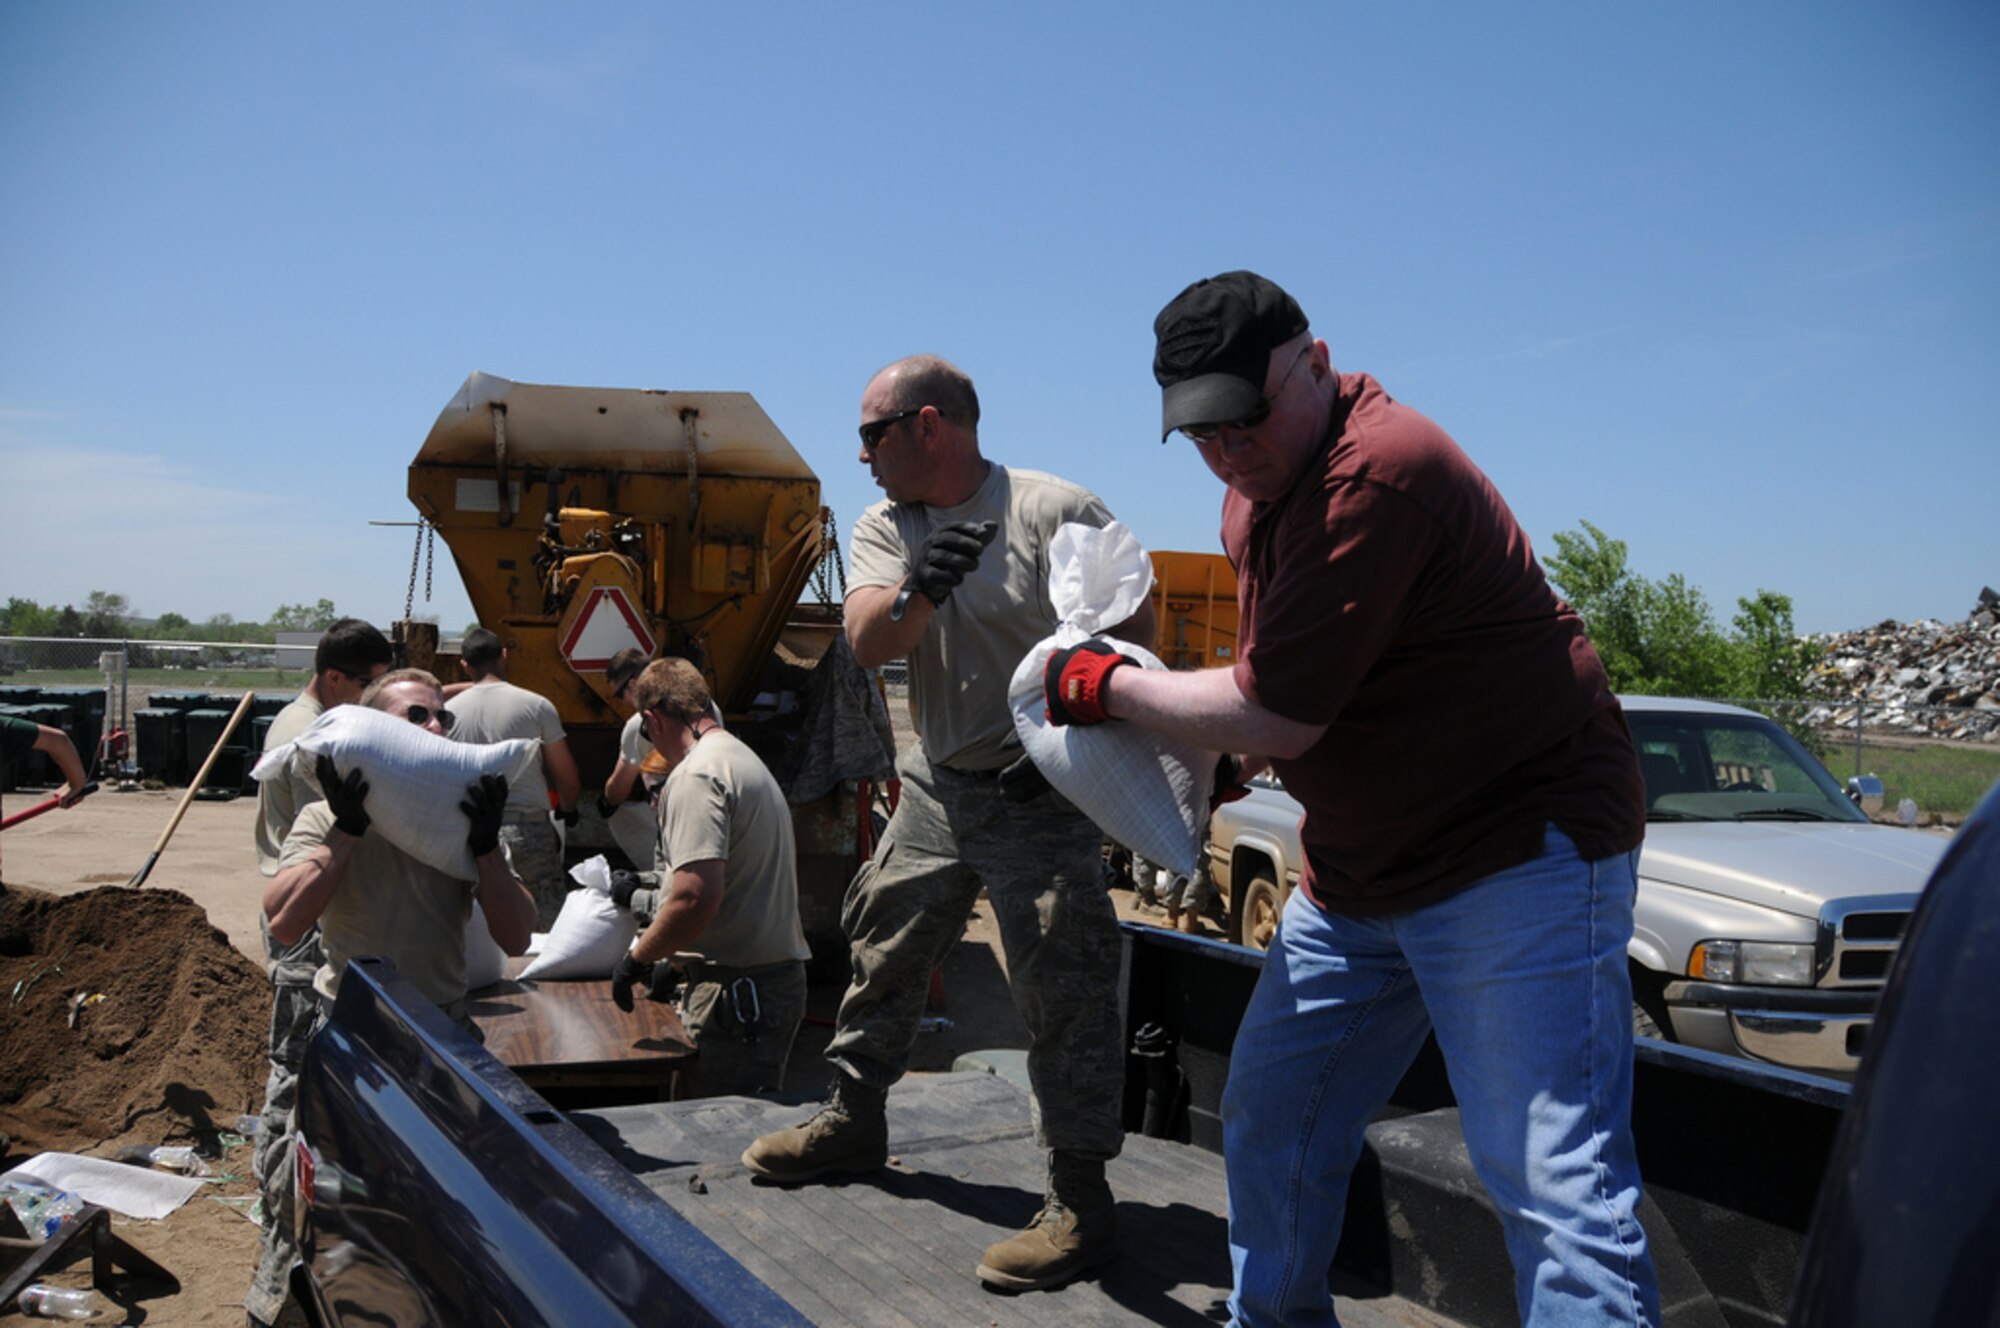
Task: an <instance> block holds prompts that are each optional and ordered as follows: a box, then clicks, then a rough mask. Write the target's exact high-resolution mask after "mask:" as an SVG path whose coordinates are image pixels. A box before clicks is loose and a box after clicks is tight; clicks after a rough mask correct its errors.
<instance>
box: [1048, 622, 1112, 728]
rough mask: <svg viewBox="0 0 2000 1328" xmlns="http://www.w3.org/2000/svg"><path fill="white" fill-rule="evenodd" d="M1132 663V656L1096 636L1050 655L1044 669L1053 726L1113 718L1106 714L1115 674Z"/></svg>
mask: <svg viewBox="0 0 2000 1328" xmlns="http://www.w3.org/2000/svg"><path fill="white" fill-rule="evenodd" d="M1130 663H1133V660H1132V658H1131V656H1129V655H1121V654H1119V653H1118V652H1117V651H1116V650H1114V649H1112V648H1111V647H1110V646H1109V645H1107V644H1105V643H1104V642H1103V641H1100V640H1098V639H1097V638H1096V637H1094V636H1093V637H1091V638H1090V639H1089V640H1088V641H1081V642H1078V643H1077V644H1076V645H1073V646H1070V647H1069V648H1068V649H1066V650H1058V651H1056V653H1055V654H1053V655H1050V656H1049V663H1048V667H1047V668H1045V669H1043V670H1042V696H1043V699H1044V700H1046V701H1047V702H1048V706H1049V710H1048V715H1049V723H1051V724H1102V723H1103V722H1104V721H1105V720H1107V719H1109V718H1111V716H1110V715H1108V714H1106V713H1105V711H1104V701H1105V696H1106V692H1107V685H1108V684H1109V682H1110V680H1111V671H1112V670H1113V669H1115V668H1117V667H1118V666H1119V665H1120V664H1130Z"/></svg>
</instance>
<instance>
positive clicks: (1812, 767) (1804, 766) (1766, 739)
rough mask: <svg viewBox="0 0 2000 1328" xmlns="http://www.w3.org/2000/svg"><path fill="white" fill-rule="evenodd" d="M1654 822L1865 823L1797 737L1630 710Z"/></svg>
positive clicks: (1755, 719) (1710, 717) (1727, 717)
mask: <svg viewBox="0 0 2000 1328" xmlns="http://www.w3.org/2000/svg"><path fill="white" fill-rule="evenodd" d="M1626 719H1627V721H1628V722H1629V723H1630V724H1631V726H1632V738H1633V741H1634V742H1635V743H1636V744H1637V746H1638V748H1639V767H1640V771H1641V773H1642V774H1643V775H1644V776H1645V780H1646V808H1647V819H1648V820H1653V821H1739V820H1758V821H1765V820H1770V821H1788V820H1790V821H1865V820H1867V819H1868V818H1867V817H1866V816H1865V815H1863V814H1862V812H1861V810H1860V809H1859V808H1858V807H1856V806H1855V805H1854V804H1853V803H1852V802H1851V801H1849V800H1848V798H1847V795H1846V794H1845V793H1843V792H1842V791H1841V788H1840V784H1839V782H1838V781H1836V780H1835V779H1834V777H1833V776H1832V775H1830V774H1828V773H1827V770H1826V767H1824V766H1822V765H1821V764H1820V763H1819V762H1818V761H1817V760H1815V759H1814V758H1813V756H1812V754H1811V753H1810V752H1808V751H1807V750H1806V749H1805V748H1804V747H1803V746H1801V745H1800V744H1799V742H1798V740H1797V739H1796V738H1794V737H1792V735H1791V734H1789V733H1787V732H1785V731H1784V730H1783V729H1782V728H1779V727H1778V726H1777V725H1776V724H1774V723H1772V722H1771V721H1770V720H1768V719H1764V718H1762V717H1761V716H1756V715H1733V714H1707V713H1703V712H1700V711H1671V712H1669V711H1651V712H1649V711H1645V710H1641V709H1637V708H1628V709H1627V711H1626Z"/></svg>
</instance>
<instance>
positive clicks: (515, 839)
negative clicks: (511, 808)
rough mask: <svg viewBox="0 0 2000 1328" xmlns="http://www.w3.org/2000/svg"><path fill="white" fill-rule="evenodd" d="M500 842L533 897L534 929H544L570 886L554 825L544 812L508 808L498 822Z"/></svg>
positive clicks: (552, 921)
mask: <svg viewBox="0 0 2000 1328" xmlns="http://www.w3.org/2000/svg"><path fill="white" fill-rule="evenodd" d="M500 842H501V843H503V844H505V845H506V846H507V857H508V859H509V860H510V861H512V863H513V864H514V874H515V875H516V876H518V877H520V878H521V884H522V885H525V886H527V887H528V893H529V894H531V895H533V896H534V897H535V930H536V931H547V930H548V929H549V928H550V927H553V926H554V925H555V921H556V914H558V913H560V912H562V906H563V900H565V899H567V898H568V897H569V890H570V879H569V873H568V872H566V871H564V870H563V854H562V842H561V841H560V840H559V839H557V838H556V828H555V827H554V826H553V825H551V824H549V818H548V817H547V816H546V815H541V814H537V813H534V812H519V813H516V812H509V813H507V819H506V820H505V821H503V822H501V824H500Z"/></svg>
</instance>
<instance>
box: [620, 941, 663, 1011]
mask: <svg viewBox="0 0 2000 1328" xmlns="http://www.w3.org/2000/svg"><path fill="white" fill-rule="evenodd" d="M652 980H653V966H652V965H651V964H647V963H642V962H640V960H639V957H638V956H637V955H635V954H633V953H632V952H631V951H630V950H627V951H626V952H625V953H624V955H622V956H621V957H620V958H619V960H618V967H616V968H614V969H612V970H611V1003H612V1004H613V1005H616V1006H617V1007H618V1008H619V1009H621V1010H623V1011H624V1012H625V1013H626V1014H630V1013H632V988H634V987H636V986H639V985H641V984H650V983H651V982H652Z"/></svg>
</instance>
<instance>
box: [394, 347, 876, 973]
mask: <svg viewBox="0 0 2000 1328" xmlns="http://www.w3.org/2000/svg"><path fill="white" fill-rule="evenodd" d="M409 495H410V501H411V502H412V503H414V504H415V505H416V508H417V511H418V513H419V514H420V516H421V518H422V523H423V524H424V525H425V526H428V527H430V528H432V529H433V530H435V532H436V534H437V535H438V536H441V537H442V538H443V540H444V542H445V545H446V547H447V548H448V549H449V550H450V553H451V557H452V560H453V561H454V562H455V563H456V564H457V566H458V572H459V576H460V577H461V578H462V579H463V581H464V583H465V588H466V591H467V593H468V594H469V595H470V597H471V599H472V606H473V610H474V612H475V613H477V614H478V617H479V622H480V625H481V626H484V627H486V628H488V629H489V630H491V631H493V632H495V633H497V634H498V635H499V636H500V638H501V640H502V641H504V642H505V643H506V645H507V647H508V678H509V681H511V682H513V683H515V684H516V685H518V686H521V687H525V688H527V689H528V690H530V691H533V692H537V693H539V694H541V695H543V696H546V697H548V698H549V699H550V700H551V701H553V702H555V705H556V709H557V712H558V713H559V714H560V715H561V717H562V721H563V726H564V729H565V730H566V732H567V733H568V736H569V745H570V749H571V751H572V753H573V754H574V755H575V756H576V759H577V764H578V767H579V769H580V771H581V773H582V775H583V782H584V786H585V788H586V790H592V789H598V788H601V787H602V786H603V782H604V779H605V778H606V777H607V776H608V775H609V773H610V771H611V768H612V765H613V764H614V762H615V760H616V756H617V738H618V732H619V730H620V729H621V728H622V727H623V725H624V723H625V720H626V718H627V717H628V716H629V715H630V714H631V713H632V712H631V710H630V708H629V707H627V706H624V705H622V704H619V703H617V702H616V700H615V698H614V697H613V696H612V694H611V688H610V686H609V684H608V683H607V681H606V679H605V667H606V665H608V664H609V663H610V661H611V657H612V656H613V655H615V654H616V653H618V651H620V650H622V649H624V648H626V647H628V646H634V647H637V648H639V649H640V650H642V651H644V652H645V653H646V654H648V655H650V656H656V657H657V656H664V655H678V656H682V657H684V658H687V659H690V660H692V661H694V662H695V664H696V665H697V666H698V667H699V668H700V669H701V670H702V672H703V674H704V675H705V676H706V678H707V680H708V683H709V686H710V689H711V690H712V691H713V693H714V695H715V698H716V702H717V704H718V705H720V706H721V707H722V709H723V712H724V713H725V715H726V716H727V717H728V721H729V724H730V727H731V729H732V730H733V731H735V732H736V733H738V735H739V736H741V737H742V738H743V739H744V740H745V741H746V742H748V743H750V745H751V746H752V747H754V748H756V749H757V750H758V752H759V754H760V755H761V756H763V757H764V759H765V762H766V764H768V765H770V766H771V768H772V770H773V773H775V774H777V775H778V777H779V780H780V782H781V783H783V784H785V786H786V791H787V794H788V796H790V797H791V798H792V800H793V810H794V816H793V820H794V825H795V827H796V829H797V832H798V847H799V870H800V893H801V904H802V907H803V910H804V913H805V920H806V927H807V933H808V938H809V939H812V940H813V941H814V948H815V951H818V950H819V949H820V948H822V939H823V938H822V937H820V936H815V935H814V933H815V931H816V930H817V931H819V932H822V933H830V937H831V939H827V940H826V944H829V945H831V944H835V943H836V942H837V938H838V902H839V899H840V895H841V892H842V891H843V890H844V889H845V887H846V884H847V880H848V877H849V875H850V874H851V873H852V871H853V869H854V866H855V862H856V858H857V855H858V854H859V852H860V851H861V850H863V849H865V848H866V847H867V844H866V841H867V838H868V835H869V833H870V829H871V822H870V819H869V814H868V809H869V801H870V798H871V794H872V789H871V784H879V783H880V781H881V780H883V779H886V778H887V777H889V775H891V774H892V773H893V771H892V769H891V767H890V758H891V757H892V756H893V748H894V739H893V737H892V736H891V735H890V729H889V723H888V718H887V713H886V709H885V708H884V707H883V705H882V698H881V696H880V694H879V691H873V690H872V689H871V685H870V683H869V680H867V678H866V676H865V675H863V674H861V672H860V670H859V668H858V666H856V665H855V664H854V662H853V657H852V655H850V654H847V653H846V650H845V646H844V645H841V646H840V647H839V649H838V650H834V649H833V648H834V647H835V645H836V642H837V639H838V637H839V635H840V607H839V604H838V603H837V602H835V600H836V596H835V594H834V592H833V590H832V582H833V581H834V580H836V579H837V578H838V577H839V556H838V549H837V540H836V538H835V536H834V533H833V516H832V513H831V512H829V511H828V510H827V509H825V508H823V507H821V506H820V487H819V478H818V476H817V475H815V474H814V473H813V470H812V467H811V466H809V465H807V464H806V462H805V460H804V458H802V457H801V456H800V455H799V454H798V453H797V452H796V451H795V450H793V448H792V445H791V443H790V442H788V441H787V440H786V438H785V436H784V434H783V433H781V432H780V431H779V430H778V427H777V426H776V425H775V424H773V423H772V422H771V419H770V417H769V416H768V415H766V414H765V413H764V411H763V408H762V407H760V406H759V405H758V404H757V402H756V401H755V400H754V399H753V398H752V397H751V396H750V395H749V394H748V393H744V392H677V391H647V390H637V389H631V388H595V387H557V386H546V385H540V384H533V383H516V382H511V381H509V380H507V379H505V378H498V377H495V376H493V375H491V374H484V373H475V374H473V375H472V376H471V377H470V378H468V379H466V380H465V384H464V386H462V387H460V388H459V390H458V392H457V394H456V395H455V396H453V397H452V399H451V401H450V402H449V403H448V404H447V405H446V406H445V408H444V410H443V411H442V412H441V413H440V414H439V415H438V418H437V423H436V424H435V425H433V426H432V427H431V431H430V436H429V437H427V438H426V439H425V440H424V444H423V446H422V448H421V449H419V451H418V452H417V456H416V459H415V460H414V461H412V462H411V463H410V475H409ZM425 537H426V536H425V534H424V533H423V532H421V531H420V533H419V536H418V538H419V540H420V541H421V540H423V539H424V538H425ZM816 572H818V573H819V576H818V583H819V584H818V589H819V592H820V594H819V602H817V603H803V604H802V603H801V602H800V600H801V596H802V594H803V592H804V591H805V590H806V589H807V588H808V586H809V585H811V584H812V583H813V582H814V580H815V573H816ZM412 593H413V594H414V589H413V592H412ZM429 630H430V631H431V632H432V633H433V634H434V631H435V629H434V628H432V629H429ZM398 635H399V637H402V638H404V639H405V640H406V641H408V640H411V639H414V638H417V637H420V636H422V635H423V629H422V628H421V627H420V625H417V624H412V623H403V624H399V625H398ZM433 642H434V635H433ZM425 654H426V652H425V651H424V650H423V649H422V648H417V649H410V650H406V655H407V657H408V658H409V659H410V662H413V663H419V664H422V663H431V664H433V665H434V666H435V667H436V668H437V669H438V671H439V673H440V676H442V677H444V678H445V679H446V680H447V681H451V680H452V679H453V677H454V676H455V675H456V658H455V656H453V655H452V654H450V653H449V652H444V651H437V650H435V649H434V647H433V649H432V651H431V652H430V658H429V659H428V660H427V659H426V658H425ZM826 659H833V660H835V661H837V667H836V668H834V669H824V668H822V667H821V665H822V661H823V660H826ZM836 678H837V679H838V680H839V685H835V680H836ZM863 706H866V707H872V709H871V710H870V712H869V713H866V714H858V713H857V711H858V708H859V707H863ZM836 711H837V712H838V713H837V714H835V713H834V712H836ZM882 745H886V746H887V749H888V750H887V754H886V755H885V754H884V753H883V752H882V751H880V750H879V748H880V747H881V746H882ZM863 771H867V772H873V778H872V779H869V778H861V779H857V778H856V776H857V774H858V773H859V772H863ZM593 801H594V800H593V799H591V798H590V797H588V796H586V798H585V799H584V806H585V816H584V822H583V824H582V825H581V826H580V827H579V829H578V831H577V832H576V833H573V834H572V836H571V838H570V856H571V857H572V858H573V859H574V858H577V857H579V856H582V855H587V854H588V853H590V852H594V851H598V850H600V849H603V850H606V851H613V848H614V846H613V845H612V844H611V840H610V836H609V834H608V833H607V832H605V831H604V829H603V826H602V823H601V821H599V820H598V819H597V818H596V816H595V814H594V807H593V805H592V804H593ZM840 948H841V953H842V954H843V955H844V943H843V944H841V947H840ZM843 962H844V961H843Z"/></svg>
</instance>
